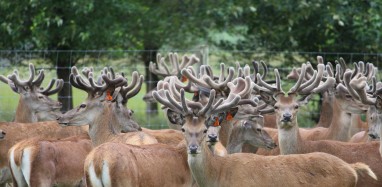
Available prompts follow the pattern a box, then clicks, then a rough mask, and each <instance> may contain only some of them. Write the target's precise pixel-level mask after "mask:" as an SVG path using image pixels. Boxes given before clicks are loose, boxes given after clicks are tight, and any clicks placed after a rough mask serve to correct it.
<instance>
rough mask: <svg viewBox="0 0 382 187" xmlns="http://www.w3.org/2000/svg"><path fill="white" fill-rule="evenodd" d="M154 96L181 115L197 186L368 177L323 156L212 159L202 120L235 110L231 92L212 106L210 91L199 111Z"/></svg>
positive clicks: (330, 182)
mask: <svg viewBox="0 0 382 187" xmlns="http://www.w3.org/2000/svg"><path fill="white" fill-rule="evenodd" d="M228 86H230V84H228ZM181 93H183V92H182V91H181ZM154 97H155V99H157V100H158V102H160V103H161V104H163V105H166V106H167V107H169V108H171V109H172V110H174V111H176V112H178V113H179V114H182V115H183V116H185V124H184V125H183V131H184V136H185V139H186V142H187V150H188V164H189V166H190V169H191V172H192V174H193V176H194V179H195V180H196V181H197V183H198V185H199V186H248V185H256V186H269V185H274V186H282V185H283V186H304V185H305V186H306V185H309V186H355V184H356V182H357V179H358V174H357V173H363V172H367V173H369V174H372V172H371V170H370V169H369V168H368V167H367V166H366V165H365V164H362V163H357V164H353V165H351V164H347V163H346V162H344V161H342V160H341V159H339V158H337V157H334V156H332V155H329V154H325V153H311V154H307V155H288V156H274V157H264V156H258V155H255V154H246V153H238V154H231V155H227V156H225V157H220V156H214V155H213V154H212V153H211V151H210V149H209V146H208V142H207V136H206V134H207V127H206V125H205V121H206V119H207V118H208V116H210V115H211V114H214V113H219V112H221V111H220V110H223V109H224V110H227V109H228V108H232V107H235V106H236V105H237V104H238V103H239V102H240V96H238V95H236V94H235V90H231V92H230V96H228V99H226V100H225V101H229V102H227V104H221V103H222V102H223V99H221V100H220V101H218V102H217V103H216V104H212V103H213V100H214V99H215V91H214V90H211V92H210V100H209V102H208V104H207V105H204V107H203V108H201V109H200V110H197V108H196V107H197V106H198V105H194V104H191V103H190V102H187V101H185V100H184V99H182V102H181V103H180V104H179V103H176V102H173V101H176V99H174V98H172V96H171V95H170V94H168V93H167V94H165V96H163V95H160V94H155V92H154ZM183 97H184V96H183ZM237 179H240V180H237Z"/></svg>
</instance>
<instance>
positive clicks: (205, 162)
mask: <svg viewBox="0 0 382 187" xmlns="http://www.w3.org/2000/svg"><path fill="white" fill-rule="evenodd" d="M201 146H202V147H201V149H202V151H201V153H200V154H197V155H191V154H188V165H189V167H190V169H191V172H192V176H194V179H195V180H196V182H197V183H198V186H200V187H205V186H217V184H215V183H216V182H217V181H215V180H214V179H216V176H214V175H216V174H219V173H220V172H219V170H220V166H221V163H220V164H219V161H218V160H220V159H219V158H224V157H219V156H214V155H213V154H212V152H211V150H210V147H209V145H208V142H207V141H206V140H203V142H202V144H201ZM214 184H215V185H214Z"/></svg>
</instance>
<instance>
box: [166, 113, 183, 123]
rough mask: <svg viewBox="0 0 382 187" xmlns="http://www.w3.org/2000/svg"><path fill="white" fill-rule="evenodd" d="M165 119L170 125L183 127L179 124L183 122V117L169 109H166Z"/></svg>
mask: <svg viewBox="0 0 382 187" xmlns="http://www.w3.org/2000/svg"><path fill="white" fill-rule="evenodd" d="M167 119H168V120H169V121H170V123H172V124H176V125H183V124H180V123H181V122H182V121H183V116H182V115H181V114H179V113H177V112H174V111H172V110H171V109H167Z"/></svg>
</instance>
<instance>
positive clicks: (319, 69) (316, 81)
mask: <svg viewBox="0 0 382 187" xmlns="http://www.w3.org/2000/svg"><path fill="white" fill-rule="evenodd" d="M324 68H325V65H324V64H318V65H317V76H316V77H315V79H313V80H314V81H313V82H312V83H311V84H310V85H308V84H305V85H304V86H307V87H306V88H303V89H300V90H299V91H298V92H299V93H300V94H309V92H311V91H312V90H313V89H314V88H316V87H317V86H319V85H320V83H321V80H322V76H323V74H324ZM308 82H310V81H308Z"/></svg>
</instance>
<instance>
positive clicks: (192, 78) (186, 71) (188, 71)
mask: <svg viewBox="0 0 382 187" xmlns="http://www.w3.org/2000/svg"><path fill="white" fill-rule="evenodd" d="M181 73H182V75H183V76H185V77H187V78H188V79H189V81H192V82H194V83H195V84H197V85H199V86H203V87H206V88H209V85H208V84H207V83H206V82H205V81H204V80H201V79H198V78H197V77H195V74H194V73H193V69H192V66H189V67H188V68H187V69H182V71H181Z"/></svg>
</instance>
